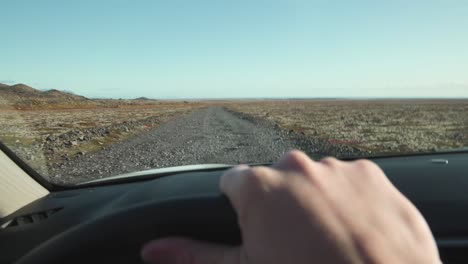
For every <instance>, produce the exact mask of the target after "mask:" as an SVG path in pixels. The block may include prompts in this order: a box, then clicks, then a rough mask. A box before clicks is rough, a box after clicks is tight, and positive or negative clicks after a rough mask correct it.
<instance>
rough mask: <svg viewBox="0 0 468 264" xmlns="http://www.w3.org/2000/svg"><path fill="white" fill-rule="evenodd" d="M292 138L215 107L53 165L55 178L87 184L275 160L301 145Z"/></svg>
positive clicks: (269, 127)
mask: <svg viewBox="0 0 468 264" xmlns="http://www.w3.org/2000/svg"><path fill="white" fill-rule="evenodd" d="M288 137H289V136H288V135H287V133H284V132H282V131H280V130H279V129H275V128H274V127H273V126H267V125H265V124H260V123H256V122H253V121H250V120H248V119H245V118H242V117H241V116H239V115H236V114H234V113H231V112H229V111H227V110H226V109H224V108H221V107H210V108H206V109H202V110H199V111H196V112H193V113H192V114H190V115H187V116H184V117H181V118H179V119H176V120H173V121H171V122H168V123H166V124H163V125H161V126H159V127H158V128H155V129H153V130H151V131H150V132H148V133H145V134H142V135H139V136H137V137H134V138H130V139H129V140H126V141H124V142H120V143H116V144H113V145H111V146H108V147H107V148H106V149H104V150H102V151H99V152H97V153H93V154H88V155H85V156H82V157H78V158H75V159H72V160H70V161H68V162H65V163H63V164H61V165H60V167H58V168H54V169H55V170H56V171H55V172H53V174H55V179H54V181H57V180H58V181H60V182H62V181H63V182H67V183H70V182H71V183H73V182H82V181H86V180H91V179H96V178H102V177H106V176H112V175H118V174H122V173H127V172H133V171H139V170H145V169H150V168H162V167H169V166H177V165H189V164H206V163H222V164H239V163H263V162H272V161H275V160H276V159H278V157H280V156H281V155H282V154H283V153H284V152H286V151H288V150H291V149H293V148H297V147H298V146H297V144H296V143H295V142H294V141H293V140H290V139H289V138H288Z"/></svg>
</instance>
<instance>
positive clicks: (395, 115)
mask: <svg viewBox="0 0 468 264" xmlns="http://www.w3.org/2000/svg"><path fill="white" fill-rule="evenodd" d="M229 108H231V109H233V110H235V111H240V112H244V113H246V114H249V115H251V116H254V117H256V118H262V119H267V120H270V121H271V122H274V123H276V124H278V125H279V126H280V127H282V128H285V129H288V130H293V131H296V132H302V133H304V134H306V135H310V136H315V137H319V138H322V139H323V140H328V141H330V142H334V143H339V144H345V145H351V146H355V147H358V148H360V149H362V150H367V151H370V152H371V153H401V152H427V151H434V150H444V149H453V148H462V147H468V100H368V101H365V100H356V101H352V100H291V101H288V100H282V101H262V102H259V101H251V102H240V103H236V104H231V105H230V106H229Z"/></svg>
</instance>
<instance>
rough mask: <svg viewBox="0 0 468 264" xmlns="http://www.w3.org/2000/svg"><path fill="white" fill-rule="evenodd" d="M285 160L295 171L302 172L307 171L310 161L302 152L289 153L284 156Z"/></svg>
mask: <svg viewBox="0 0 468 264" xmlns="http://www.w3.org/2000/svg"><path fill="white" fill-rule="evenodd" d="M286 158H287V160H288V161H289V163H290V164H292V165H293V166H294V167H295V168H296V169H299V170H300V171H302V172H305V171H307V170H308V169H309V167H310V163H311V160H310V158H309V157H308V156H307V155H306V154H305V153H304V152H302V151H299V150H293V151H290V152H289V153H288V154H286Z"/></svg>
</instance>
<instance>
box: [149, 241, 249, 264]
mask: <svg viewBox="0 0 468 264" xmlns="http://www.w3.org/2000/svg"><path fill="white" fill-rule="evenodd" d="M141 257H142V258H143V260H144V261H145V262H146V263H155V264H156V263H157V264H240V263H241V262H240V261H241V249H240V248H239V247H230V246H224V245H219V244H212V243H205V242H201V241H196V240H190V239H185V238H164V239H159V240H154V241H151V242H149V243H148V244H146V245H145V246H144V247H143V249H142V251H141Z"/></svg>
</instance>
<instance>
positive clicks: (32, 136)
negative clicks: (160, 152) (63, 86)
mask: <svg viewBox="0 0 468 264" xmlns="http://www.w3.org/2000/svg"><path fill="white" fill-rule="evenodd" d="M110 106H112V107H110ZM110 106H109V105H107V106H106V107H102V106H97V107H89V106H88V105H80V106H79V107H75V108H73V107H70V106H68V109H65V108H63V107H62V105H58V106H56V107H52V106H48V107H47V108H42V107H40V108H34V110H17V109H2V110H0V141H2V142H3V143H5V144H6V145H7V146H8V147H9V148H11V149H12V150H13V151H14V152H15V153H17V154H18V155H19V156H20V157H21V158H23V159H24V160H26V161H27V162H28V163H29V164H31V165H32V166H33V167H34V168H35V169H37V170H39V171H43V172H44V171H47V163H48V162H50V161H54V160H55V159H58V158H63V157H72V156H74V155H76V154H77V153H80V152H81V153H89V152H93V151H99V150H101V149H102V148H104V147H106V146H107V145H109V144H113V143H115V142H119V141H122V140H125V139H127V138H129V137H131V136H134V135H137V134H139V133H142V132H144V131H147V130H149V129H152V128H154V127H156V126H158V125H160V124H163V123H165V122H167V121H169V120H172V119H174V118H177V117H179V116H180V115H184V114H187V113H190V112H191V111H193V110H196V109H199V108H202V107H205V106H206V104H203V103H184V102H176V101H174V102H172V101H168V102H158V103H153V104H134V105H131V104H124V105H119V106H118V107H114V105H110ZM148 118H152V121H151V122H149V121H148V122H145V120H147V119H148ZM155 119H156V120H157V121H156V122H155V121H154V120H155ZM132 121H137V122H138V125H137V126H132V127H131V129H129V130H128V131H122V130H117V129H112V127H113V126H115V125H116V124H122V123H128V122H132ZM91 128H110V129H109V132H110V133H109V134H107V135H106V136H105V137H96V138H93V139H91V140H89V141H83V142H79V143H78V144H77V145H73V146H64V147H58V148H55V149H54V153H53V155H44V153H45V151H44V146H45V138H46V137H48V136H59V135H63V134H64V133H67V132H69V131H84V130H86V129H91Z"/></svg>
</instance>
